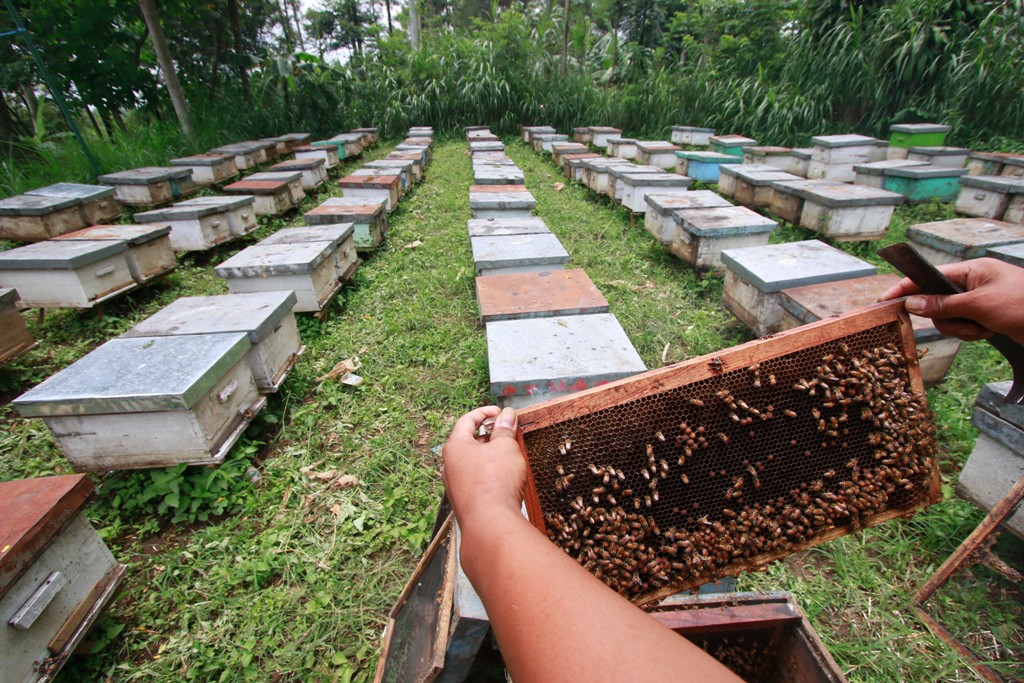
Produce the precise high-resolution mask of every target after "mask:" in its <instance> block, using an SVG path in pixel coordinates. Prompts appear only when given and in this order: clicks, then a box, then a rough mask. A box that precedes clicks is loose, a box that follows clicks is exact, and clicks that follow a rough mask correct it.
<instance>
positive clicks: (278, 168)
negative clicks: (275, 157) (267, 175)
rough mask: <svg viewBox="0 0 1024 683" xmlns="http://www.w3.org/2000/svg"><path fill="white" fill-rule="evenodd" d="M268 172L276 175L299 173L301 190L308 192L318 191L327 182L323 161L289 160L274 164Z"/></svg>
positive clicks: (325, 167)
mask: <svg viewBox="0 0 1024 683" xmlns="http://www.w3.org/2000/svg"><path fill="white" fill-rule="evenodd" d="M270 170H271V171H274V172H277V173H294V172H296V171H297V172H299V173H301V174H302V181H301V182H302V189H303V190H308V191H310V192H313V191H315V190H318V189H320V188H321V187H323V186H324V184H325V183H326V182H327V166H326V164H325V163H324V160H323V159H291V160H289V161H282V162H280V163H277V164H274V165H273V166H271V167H270Z"/></svg>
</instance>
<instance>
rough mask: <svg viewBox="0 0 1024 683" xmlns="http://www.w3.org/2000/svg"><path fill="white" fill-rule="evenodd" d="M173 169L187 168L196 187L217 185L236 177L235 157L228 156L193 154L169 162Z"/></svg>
mask: <svg viewBox="0 0 1024 683" xmlns="http://www.w3.org/2000/svg"><path fill="white" fill-rule="evenodd" d="M169 163H170V165H171V166H173V167H182V168H188V169H190V170H191V171H192V180H193V182H195V184H196V185H217V184H220V183H226V182H228V181H229V180H231V179H233V178H235V177H237V176H238V173H239V171H238V166H236V165H235V157H233V156H231V155H230V154H195V155H193V156H190V157H179V158H177V159H171V161H170V162H169Z"/></svg>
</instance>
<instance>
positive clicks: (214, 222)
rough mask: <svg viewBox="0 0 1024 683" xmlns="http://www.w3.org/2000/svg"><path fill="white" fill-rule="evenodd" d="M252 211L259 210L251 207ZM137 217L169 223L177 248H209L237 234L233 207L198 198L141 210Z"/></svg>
mask: <svg viewBox="0 0 1024 683" xmlns="http://www.w3.org/2000/svg"><path fill="white" fill-rule="evenodd" d="M203 199H205V198H203ZM237 199H241V198H237ZM249 199H250V200H251V199H252V197H249ZM249 210H250V212H252V213H255V212H254V211H253V209H252V208H251V206H250V209H249ZM135 220H136V221H138V222H139V223H154V224H157V225H169V226H170V227H171V234H170V239H171V247H173V249H174V250H175V251H206V250H207V249H212V248H213V247H215V246H217V245H218V244H222V243H224V242H227V241H228V240H230V239H232V238H233V237H235V236H237V235H236V234H235V232H234V231H233V230H232V226H231V210H230V209H228V208H226V207H224V206H221V205H218V204H214V203H206V202H202V201H198V202H197V201H196V200H191V201H188V202H179V203H178V204H175V205H174V206H171V207H168V208H166V209H155V210H153V211H144V212H141V213H137V214H135Z"/></svg>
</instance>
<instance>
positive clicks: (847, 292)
mask: <svg viewBox="0 0 1024 683" xmlns="http://www.w3.org/2000/svg"><path fill="white" fill-rule="evenodd" d="M899 281H900V276H899V275H896V274H894V273H886V274H884V275H869V276H867V277H858V278H853V279H851V280H840V281H837V282H822V283H818V284H813V285H804V286H802V287H791V288H789V289H784V290H782V292H781V297H782V298H781V304H782V323H781V326H780V327H781V329H783V330H791V329H793V328H794V327H800V326H801V325H806V324H808V323H813V322H817V321H818V320H824V319H825V318H828V317H831V316H836V315H842V314H843V313H849V312H850V311H854V310H857V309H858V308H864V307H865V306H870V305H871V304H873V303H875V302H876V301H878V297H879V296H881V295H882V293H883V292H885V291H886V290H887V289H889V287H891V286H893V285H894V284H896V283H897V282H899ZM910 324H911V326H912V327H913V328H914V343H915V345H916V346H917V348H918V351H921V352H923V353H924V354H925V355H924V357H922V358H920V359H919V361H918V364H919V365H920V368H921V379H922V380H923V381H924V385H925V386H926V387H929V386H935V385H936V384H939V383H940V382H942V380H943V379H945V377H946V372H947V371H948V370H949V366H950V365H952V363H953V359H954V358H956V354H957V351H959V350H960V340H959V339H957V338H956V337H946V336H943V335H942V334H940V333H939V331H938V330H937V329H936V328H935V323H934V322H932V320H931V319H930V318H922V317H920V316H916V315H912V316H910Z"/></svg>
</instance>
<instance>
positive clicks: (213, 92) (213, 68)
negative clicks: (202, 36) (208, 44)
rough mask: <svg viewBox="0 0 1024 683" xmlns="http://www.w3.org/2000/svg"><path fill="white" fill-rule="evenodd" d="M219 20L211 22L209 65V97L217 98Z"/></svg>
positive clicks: (218, 80) (218, 79)
mask: <svg viewBox="0 0 1024 683" xmlns="http://www.w3.org/2000/svg"><path fill="white" fill-rule="evenodd" d="M220 29H221V25H220V22H219V21H217V20H216V19H215V20H214V22H213V32H212V33H213V59H212V60H211V62H212V64H211V65H210V99H211V100H216V99H217V86H218V85H219V82H220Z"/></svg>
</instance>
